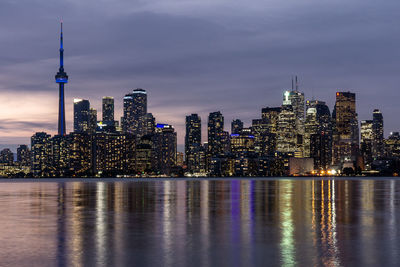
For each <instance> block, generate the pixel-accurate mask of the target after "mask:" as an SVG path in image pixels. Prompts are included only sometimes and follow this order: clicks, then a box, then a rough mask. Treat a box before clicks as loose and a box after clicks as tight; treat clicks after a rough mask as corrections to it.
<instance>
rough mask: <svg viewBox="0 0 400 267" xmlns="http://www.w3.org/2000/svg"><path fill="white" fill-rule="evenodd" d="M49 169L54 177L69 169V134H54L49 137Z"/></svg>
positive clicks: (65, 172)
mask: <svg viewBox="0 0 400 267" xmlns="http://www.w3.org/2000/svg"><path fill="white" fill-rule="evenodd" d="M50 144H51V155H50V157H51V171H52V173H53V174H54V175H55V176H56V177H60V176H61V177H62V176H64V175H66V174H68V171H69V156H70V142H69V135H67V136H62V135H55V136H53V137H52V138H50Z"/></svg>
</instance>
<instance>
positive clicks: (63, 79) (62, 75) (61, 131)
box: [55, 21, 68, 136]
mask: <svg viewBox="0 0 400 267" xmlns="http://www.w3.org/2000/svg"><path fill="white" fill-rule="evenodd" d="M62 24H63V23H62V21H61V33H60V67H59V69H58V72H57V74H56V77H55V78H56V83H58V85H59V103H58V104H59V106H58V135H62V136H64V135H66V129H65V103H64V84H66V83H68V75H67V73H66V72H65V71H64V47H63V28H62Z"/></svg>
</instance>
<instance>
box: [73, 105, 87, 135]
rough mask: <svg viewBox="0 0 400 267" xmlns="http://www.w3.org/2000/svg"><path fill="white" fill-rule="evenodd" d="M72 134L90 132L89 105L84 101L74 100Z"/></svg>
mask: <svg viewBox="0 0 400 267" xmlns="http://www.w3.org/2000/svg"><path fill="white" fill-rule="evenodd" d="M74 132H75V133H87V132H90V103H89V100H85V99H74Z"/></svg>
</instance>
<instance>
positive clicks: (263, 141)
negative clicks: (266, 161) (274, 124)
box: [251, 119, 276, 157]
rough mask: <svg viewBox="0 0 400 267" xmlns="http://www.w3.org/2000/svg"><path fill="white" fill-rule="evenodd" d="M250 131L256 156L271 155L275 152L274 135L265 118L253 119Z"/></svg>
mask: <svg viewBox="0 0 400 267" xmlns="http://www.w3.org/2000/svg"><path fill="white" fill-rule="evenodd" d="M251 132H252V134H253V135H254V151H255V152H256V153H257V155H258V156H260V157H261V156H268V155H273V153H274V152H275V149H276V147H275V145H276V135H275V134H274V133H271V132H270V126H269V123H268V120H267V119H254V120H253V121H252V126H251Z"/></svg>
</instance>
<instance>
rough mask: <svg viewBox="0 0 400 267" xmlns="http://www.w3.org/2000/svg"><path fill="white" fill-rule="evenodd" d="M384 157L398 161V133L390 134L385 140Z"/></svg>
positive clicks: (399, 140) (399, 155)
mask: <svg viewBox="0 0 400 267" xmlns="http://www.w3.org/2000/svg"><path fill="white" fill-rule="evenodd" d="M385 151H386V157H389V158H391V157H394V158H399V159H400V134H399V132H392V133H390V135H389V137H388V138H387V139H386V140H385Z"/></svg>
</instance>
